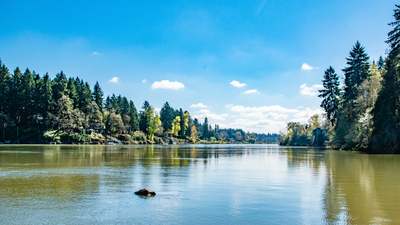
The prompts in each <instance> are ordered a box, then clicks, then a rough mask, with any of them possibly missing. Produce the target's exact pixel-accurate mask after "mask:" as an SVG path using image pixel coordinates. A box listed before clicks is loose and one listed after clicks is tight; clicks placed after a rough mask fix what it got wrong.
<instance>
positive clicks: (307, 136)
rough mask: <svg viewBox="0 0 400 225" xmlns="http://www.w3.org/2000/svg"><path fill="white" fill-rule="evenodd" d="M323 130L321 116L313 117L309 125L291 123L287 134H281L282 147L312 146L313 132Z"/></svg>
mask: <svg viewBox="0 0 400 225" xmlns="http://www.w3.org/2000/svg"><path fill="white" fill-rule="evenodd" d="M317 128H321V124H320V117H319V115H317V114H316V115H313V116H311V117H310V119H309V120H308V124H300V123H295V122H289V123H288V124H287V126H286V134H281V139H280V144H281V145H292V146H310V145H312V144H313V143H312V142H313V135H312V131H313V130H315V129H317Z"/></svg>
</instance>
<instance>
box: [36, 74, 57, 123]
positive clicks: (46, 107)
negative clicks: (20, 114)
mask: <svg viewBox="0 0 400 225" xmlns="http://www.w3.org/2000/svg"><path fill="white" fill-rule="evenodd" d="M38 106H39V113H40V114H41V115H42V117H43V119H44V121H46V120H47V117H48V115H49V113H51V112H53V111H54V106H55V102H54V101H53V89H52V82H51V79H50V76H49V74H48V73H46V74H45V75H44V76H43V80H42V82H41V87H40V102H39V104H38Z"/></svg>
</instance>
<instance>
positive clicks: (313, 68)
mask: <svg viewBox="0 0 400 225" xmlns="http://www.w3.org/2000/svg"><path fill="white" fill-rule="evenodd" d="M301 69H302V70H315V69H318V67H312V66H310V65H308V64H307V63H303V65H302V66H301Z"/></svg>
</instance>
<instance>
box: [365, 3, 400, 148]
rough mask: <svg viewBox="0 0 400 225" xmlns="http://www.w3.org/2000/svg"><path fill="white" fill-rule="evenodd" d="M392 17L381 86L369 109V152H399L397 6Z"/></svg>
mask: <svg viewBox="0 0 400 225" xmlns="http://www.w3.org/2000/svg"><path fill="white" fill-rule="evenodd" d="M394 18H395V21H394V22H391V23H389V25H391V26H393V27H394V28H393V30H391V31H390V32H389V33H388V40H387V41H386V43H387V44H389V46H390V48H391V51H390V53H389V56H388V57H387V60H386V69H387V71H386V73H385V74H384V75H383V80H382V89H381V91H380V92H379V94H378V99H377V101H376V103H375V107H374V109H373V110H372V115H373V122H374V123H373V126H374V128H373V132H372V143H371V145H370V148H369V151H370V152H373V153H400V132H399V130H400V113H399V112H400V98H399V96H400V88H399V87H400V70H399V65H400V48H399V44H400V6H399V5H396V9H395V10H394Z"/></svg>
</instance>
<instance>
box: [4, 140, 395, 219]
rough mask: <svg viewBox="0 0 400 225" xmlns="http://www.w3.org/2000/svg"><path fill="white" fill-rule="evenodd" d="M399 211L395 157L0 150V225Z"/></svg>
mask: <svg viewBox="0 0 400 225" xmlns="http://www.w3.org/2000/svg"><path fill="white" fill-rule="evenodd" d="M141 188H149V189H152V190H154V191H156V192H157V195H156V196H155V197H152V198H140V197H138V196H136V195H135V194H134V191H136V190H138V189H141ZM399 209H400V156H397V155H366V154H360V153H357V152H345V151H330V150H317V149H311V148H290V147H280V146H277V145H187V146H111V147H110V146H50V145H47V146H33V145H0V224H77V223H78V224H87V223H92V224H93V223H96V224H110V223H117V224H121V223H122V224H124V223H128V224H266V223H268V224H321V223H325V224H346V223H349V224H400V213H399Z"/></svg>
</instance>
